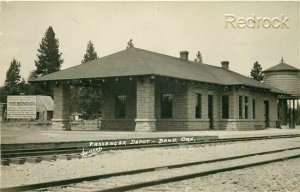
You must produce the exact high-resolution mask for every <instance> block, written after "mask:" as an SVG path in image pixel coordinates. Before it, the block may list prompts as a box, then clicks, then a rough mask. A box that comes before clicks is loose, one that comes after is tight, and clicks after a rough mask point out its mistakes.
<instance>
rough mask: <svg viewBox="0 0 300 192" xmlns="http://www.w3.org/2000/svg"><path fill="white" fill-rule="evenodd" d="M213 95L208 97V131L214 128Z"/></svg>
mask: <svg viewBox="0 0 300 192" xmlns="http://www.w3.org/2000/svg"><path fill="white" fill-rule="evenodd" d="M213 98H214V97H213V95H208V119H209V129H213V128H214V99H213Z"/></svg>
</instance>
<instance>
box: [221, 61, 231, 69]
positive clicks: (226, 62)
mask: <svg viewBox="0 0 300 192" xmlns="http://www.w3.org/2000/svg"><path fill="white" fill-rule="evenodd" d="M221 65H222V68H223V69H226V70H228V69H229V61H221Z"/></svg>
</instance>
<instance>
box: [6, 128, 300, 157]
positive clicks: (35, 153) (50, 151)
mask: <svg viewBox="0 0 300 192" xmlns="http://www.w3.org/2000/svg"><path fill="white" fill-rule="evenodd" d="M295 137H300V134H293V135H272V136H256V137H242V138H222V139H209V140H201V141H192V142H175V143H162V144H137V145H125V146H106V147H102V150H103V151H106V150H126V149H140V148H154V147H172V146H184V145H199V144H218V143H230V142H239V141H252V140H265V139H282V138H295ZM85 143H86V142H85ZM92 148H97V147H86V148H85V149H87V150H89V149H92ZM81 151H82V147H65V148H59V147H58V148H37V149H18V150H1V159H9V158H26V157H40V156H47V155H56V154H63V155H67V154H78V153H80V152H81Z"/></svg>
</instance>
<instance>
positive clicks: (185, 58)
mask: <svg viewBox="0 0 300 192" xmlns="http://www.w3.org/2000/svg"><path fill="white" fill-rule="evenodd" d="M180 59H181V60H182V61H188V60H189V52H188V51H180Z"/></svg>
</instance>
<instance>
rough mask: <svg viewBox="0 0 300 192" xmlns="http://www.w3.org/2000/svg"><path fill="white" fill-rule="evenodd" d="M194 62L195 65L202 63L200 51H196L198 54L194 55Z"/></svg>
mask: <svg viewBox="0 0 300 192" xmlns="http://www.w3.org/2000/svg"><path fill="white" fill-rule="evenodd" d="M195 62H196V63H203V61H202V55H201V53H200V51H198V53H197V54H196V59H195Z"/></svg>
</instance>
